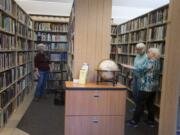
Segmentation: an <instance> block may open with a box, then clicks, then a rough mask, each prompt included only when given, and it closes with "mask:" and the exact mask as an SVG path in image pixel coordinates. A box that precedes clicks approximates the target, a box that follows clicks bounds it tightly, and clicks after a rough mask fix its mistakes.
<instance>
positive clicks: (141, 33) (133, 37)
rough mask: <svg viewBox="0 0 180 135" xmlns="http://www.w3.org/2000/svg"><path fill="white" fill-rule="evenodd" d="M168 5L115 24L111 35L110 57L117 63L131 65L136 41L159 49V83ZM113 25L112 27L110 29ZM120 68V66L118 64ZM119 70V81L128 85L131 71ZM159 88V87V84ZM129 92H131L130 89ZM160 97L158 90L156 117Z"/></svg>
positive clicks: (147, 46)
mask: <svg viewBox="0 0 180 135" xmlns="http://www.w3.org/2000/svg"><path fill="white" fill-rule="evenodd" d="M168 7H169V6H168V5H165V6H162V7H160V8H158V9H155V10H153V11H151V12H149V13H146V14H144V15H142V16H139V17H137V18H134V19H132V20H130V21H127V22H125V23H123V24H120V25H117V26H116V35H117V36H116V37H115V36H114V34H113V36H112V35H111V36H112V43H111V53H110V58H111V59H113V60H114V61H115V62H116V63H118V64H119V65H120V64H130V65H133V62H134V59H135V56H136V51H135V46H136V44H137V43H141V42H143V43H145V45H146V49H147V50H148V48H151V47H156V48H159V49H160V52H161V58H160V64H161V71H160V73H161V75H160V76H161V77H160V83H159V84H160V85H161V81H162V75H163V62H164V61H163V60H164V59H165V57H164V56H165V55H164V54H165V43H166V41H165V39H166V29H167V28H166V27H167V24H168V22H167V18H168ZM114 27H115V26H113V27H112V30H113V28H114ZM112 44H113V45H112ZM120 68H122V67H121V66H120ZM121 70H122V72H121V77H120V79H119V80H120V82H121V83H123V84H125V85H128V86H129V87H130V85H131V83H128V82H129V81H130V80H131V79H130V77H131V76H132V72H130V71H128V70H125V69H123V68H122V69H121ZM159 88H161V86H160V87H159ZM158 91H160V90H158ZM129 92H130V93H131V94H132V90H131V91H129ZM160 97H161V94H160V92H158V94H157V95H156V101H155V103H154V105H155V106H156V118H157V119H158V117H159V109H160ZM131 101H132V102H133V99H131Z"/></svg>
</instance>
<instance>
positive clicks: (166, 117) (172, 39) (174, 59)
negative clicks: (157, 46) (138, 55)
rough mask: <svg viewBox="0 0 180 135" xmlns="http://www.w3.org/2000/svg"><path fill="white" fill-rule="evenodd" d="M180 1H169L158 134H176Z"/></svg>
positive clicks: (179, 76)
mask: <svg viewBox="0 0 180 135" xmlns="http://www.w3.org/2000/svg"><path fill="white" fill-rule="evenodd" d="M179 13H180V1H179V0H171V1H170V11H169V17H168V18H169V24H168V30H167V39H166V41H167V42H166V49H165V50H166V52H165V55H166V56H165V57H166V58H165V65H164V76H163V86H162V100H161V111H160V125H159V135H176V123H177V106H178V96H179V91H180V14H179Z"/></svg>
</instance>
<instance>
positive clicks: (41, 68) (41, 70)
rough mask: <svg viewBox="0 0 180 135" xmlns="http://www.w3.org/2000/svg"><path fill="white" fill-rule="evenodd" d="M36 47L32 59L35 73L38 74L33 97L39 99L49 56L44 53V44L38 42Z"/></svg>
mask: <svg viewBox="0 0 180 135" xmlns="http://www.w3.org/2000/svg"><path fill="white" fill-rule="evenodd" d="M37 49H38V53H37V54H36V56H35V59H34V63H35V73H36V75H37V76H38V83H37V87H36V92H35V99H36V100H39V99H40V98H41V97H42V96H43V95H44V91H45V85H46V80H47V76H48V72H49V70H50V66H49V64H50V63H49V56H48V55H47V54H46V53H45V49H46V46H45V45H44V44H38V46H37Z"/></svg>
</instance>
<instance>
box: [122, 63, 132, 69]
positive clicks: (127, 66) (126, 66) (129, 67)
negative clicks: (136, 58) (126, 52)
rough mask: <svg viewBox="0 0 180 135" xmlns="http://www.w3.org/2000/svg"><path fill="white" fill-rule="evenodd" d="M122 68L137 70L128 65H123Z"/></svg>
mask: <svg viewBox="0 0 180 135" xmlns="http://www.w3.org/2000/svg"><path fill="white" fill-rule="evenodd" d="M121 66H122V67H125V68H128V69H135V67H134V66H131V65H127V64H121Z"/></svg>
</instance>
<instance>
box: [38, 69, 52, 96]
mask: <svg viewBox="0 0 180 135" xmlns="http://www.w3.org/2000/svg"><path fill="white" fill-rule="evenodd" d="M48 73H49V72H48V71H41V70H40V71H39V75H40V77H39V79H38V84H37V86H36V93H35V96H36V97H41V96H43V94H44V92H45V87H46V81H47V76H48Z"/></svg>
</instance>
